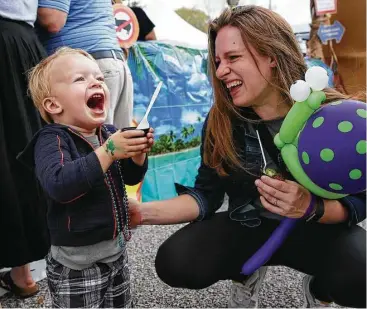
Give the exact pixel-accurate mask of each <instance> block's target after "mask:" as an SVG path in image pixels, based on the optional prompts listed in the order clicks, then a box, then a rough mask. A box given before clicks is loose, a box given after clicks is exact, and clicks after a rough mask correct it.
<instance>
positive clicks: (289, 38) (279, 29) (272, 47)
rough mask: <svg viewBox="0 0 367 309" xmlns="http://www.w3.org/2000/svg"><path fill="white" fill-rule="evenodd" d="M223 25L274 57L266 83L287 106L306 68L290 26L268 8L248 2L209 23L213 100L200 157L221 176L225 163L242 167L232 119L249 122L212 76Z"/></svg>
mask: <svg viewBox="0 0 367 309" xmlns="http://www.w3.org/2000/svg"><path fill="white" fill-rule="evenodd" d="M225 26H233V27H237V28H238V29H239V30H240V31H241V35H242V39H243V42H244V43H245V45H247V46H248V45H251V46H252V47H253V48H254V49H255V50H256V51H257V52H258V53H259V54H260V55H263V56H267V57H270V58H271V59H275V61H276V67H275V68H274V69H273V74H272V80H271V81H269V83H270V85H271V86H272V87H275V88H276V89H277V90H278V91H279V93H280V94H281V97H282V99H283V100H284V102H286V103H287V104H289V105H290V106H291V105H292V104H293V100H292V98H291V96H290V94H289V88H290V86H291V85H292V84H293V83H294V82H295V81H297V80H299V79H304V74H305V72H306V70H307V67H306V64H305V61H304V58H303V55H302V52H301V50H300V47H299V44H298V42H297V39H296V37H295V35H294V33H293V30H292V28H291V26H290V25H289V24H288V23H287V22H286V21H285V20H284V19H283V18H282V17H281V16H280V15H278V14H277V13H275V12H273V11H271V10H268V9H266V8H263V7H259V6H252V5H249V6H239V7H235V8H233V9H230V8H228V9H226V10H224V11H223V13H222V14H221V15H220V16H219V17H218V18H216V19H214V20H213V21H212V22H211V23H210V24H209V29H208V37H209V38H208V40H209V42H208V44H209V55H208V64H209V75H210V78H211V82H212V86H213V92H214V93H213V94H214V103H213V106H212V108H211V110H210V113H209V116H208V121H207V128H206V134H205V141H204V145H203V146H204V154H203V160H204V163H205V164H206V165H207V166H209V167H211V168H214V169H215V170H216V171H217V173H218V174H219V175H221V176H226V175H227V172H226V169H225V166H226V167H229V168H231V169H233V168H234V169H244V168H243V164H242V162H241V160H240V158H239V154H238V152H237V150H236V147H235V143H234V140H233V122H234V120H235V119H242V120H243V121H250V120H249V119H246V118H244V117H243V116H242V115H241V113H240V112H239V109H238V108H237V107H236V106H234V104H233V103H232V99H231V97H230V95H229V93H228V91H227V89H226V87H225V85H224V84H223V83H222V82H221V81H220V80H219V79H218V78H217V77H216V63H215V39H216V36H217V33H218V31H219V30H220V29H221V28H223V27H225ZM254 59H255V58H254ZM325 92H326V95H327V101H330V100H336V99H346V98H347V97H346V96H345V95H343V94H341V93H339V92H337V91H336V90H334V89H326V90H325Z"/></svg>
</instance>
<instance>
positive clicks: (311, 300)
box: [302, 275, 332, 308]
mask: <svg viewBox="0 0 367 309" xmlns="http://www.w3.org/2000/svg"><path fill="white" fill-rule="evenodd" d="M312 278H313V276H310V275H305V276H304V277H303V283H302V287H303V297H304V304H303V307H302V308H327V307H331V305H332V303H326V302H322V301H320V300H318V299H316V298H315V297H314V296H313V295H312V294H311V291H310V282H311V280H312Z"/></svg>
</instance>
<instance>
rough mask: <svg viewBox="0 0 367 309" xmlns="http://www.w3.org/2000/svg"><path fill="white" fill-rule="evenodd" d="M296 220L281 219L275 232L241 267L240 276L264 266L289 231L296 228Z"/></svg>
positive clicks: (249, 273)
mask: <svg viewBox="0 0 367 309" xmlns="http://www.w3.org/2000/svg"><path fill="white" fill-rule="evenodd" d="M297 220H298V219H290V218H286V219H283V220H282V222H281V223H280V224H279V226H278V227H277V228H276V229H275V231H274V232H273V233H272V234H271V235H270V237H269V239H268V240H267V241H266V242H265V243H264V244H263V245H262V246H261V248H260V249H259V250H258V251H256V253H255V254H254V255H253V256H252V257H251V258H249V259H248V260H247V261H246V263H245V264H244V265H243V266H242V272H241V273H242V274H244V275H251V274H252V273H254V272H255V270H257V269H258V268H260V267H261V266H262V265H264V264H265V263H266V262H267V261H268V260H269V259H270V258H271V256H272V255H273V254H274V252H275V251H276V250H278V248H279V247H280V246H281V245H282V243H283V242H284V240H285V239H286V238H287V236H288V234H289V233H290V232H291V230H292V229H293V228H294V227H295V226H296V222H297Z"/></svg>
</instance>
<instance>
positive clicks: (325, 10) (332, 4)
mask: <svg viewBox="0 0 367 309" xmlns="http://www.w3.org/2000/svg"><path fill="white" fill-rule="evenodd" d="M336 1H337V0H315V9H316V15H317V16H322V15H325V14H336V12H337V4H336Z"/></svg>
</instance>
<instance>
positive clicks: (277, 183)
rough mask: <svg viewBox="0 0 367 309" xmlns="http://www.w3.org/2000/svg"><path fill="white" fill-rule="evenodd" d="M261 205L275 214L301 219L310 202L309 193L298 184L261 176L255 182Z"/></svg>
mask: <svg viewBox="0 0 367 309" xmlns="http://www.w3.org/2000/svg"><path fill="white" fill-rule="evenodd" d="M255 185H256V186H257V190H258V191H259V193H260V195H261V196H260V200H261V203H262V205H263V206H264V207H265V208H266V209H267V210H269V211H270V212H273V213H275V214H278V215H281V216H284V217H288V218H301V217H303V216H304V214H305V213H306V210H307V208H308V207H309V205H310V202H311V193H310V192H309V191H308V190H306V189H305V188H304V187H302V186H301V185H299V184H298V183H296V182H294V181H290V180H285V181H282V180H277V179H274V178H270V177H268V176H262V177H261V178H260V179H257V180H256V181H255Z"/></svg>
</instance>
